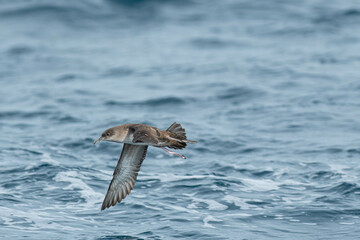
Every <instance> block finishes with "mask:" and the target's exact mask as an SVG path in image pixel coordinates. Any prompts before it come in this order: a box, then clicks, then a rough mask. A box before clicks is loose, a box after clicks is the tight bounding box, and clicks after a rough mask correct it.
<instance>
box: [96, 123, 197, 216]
mask: <svg viewBox="0 0 360 240" xmlns="http://www.w3.org/2000/svg"><path fill="white" fill-rule="evenodd" d="M101 141H111V142H117V143H124V146H123V149H122V152H121V155H120V158H119V160H118V163H117V165H116V167H115V170H114V173H113V178H112V180H111V182H110V185H109V188H108V190H107V192H106V195H105V198H104V201H103V203H102V206H101V211H103V210H105V209H106V208H109V207H111V206H114V205H115V204H116V203H120V202H121V200H123V199H124V198H125V197H126V196H127V195H128V194H130V192H131V190H132V189H133V188H134V185H135V182H136V178H137V175H138V172H139V170H140V167H141V164H142V162H143V161H144V159H145V157H146V152H147V149H148V146H154V147H158V148H161V149H163V150H164V151H166V152H168V153H170V154H172V155H176V156H178V157H181V158H183V159H185V158H186V157H185V156H184V155H181V154H178V153H176V152H173V151H170V150H169V149H167V148H166V147H168V148H173V149H183V148H185V147H186V145H187V143H196V141H192V140H188V139H187V138H186V133H185V129H184V128H182V126H181V124H179V123H177V122H174V123H173V124H171V126H170V127H169V128H168V129H166V130H160V129H158V128H156V127H153V126H150V125H146V124H137V123H129V124H124V125H120V126H115V127H112V128H109V129H106V130H105V131H104V132H103V133H102V134H101V137H100V138H99V139H98V140H96V141H95V142H94V144H96V143H98V142H101Z"/></svg>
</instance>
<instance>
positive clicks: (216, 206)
mask: <svg viewBox="0 0 360 240" xmlns="http://www.w3.org/2000/svg"><path fill="white" fill-rule="evenodd" d="M192 200H193V202H194V203H192V204H190V205H189V206H188V207H189V208H198V207H197V203H205V204H207V205H208V209H209V210H214V211H221V210H225V209H227V208H228V207H227V206H226V205H224V204H221V203H219V202H217V201H215V200H212V199H201V198H193V199H192Z"/></svg>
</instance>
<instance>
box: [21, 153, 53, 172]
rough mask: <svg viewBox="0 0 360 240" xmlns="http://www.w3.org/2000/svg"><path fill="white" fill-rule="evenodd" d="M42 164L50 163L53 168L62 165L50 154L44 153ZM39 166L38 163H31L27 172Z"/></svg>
mask: <svg viewBox="0 0 360 240" xmlns="http://www.w3.org/2000/svg"><path fill="white" fill-rule="evenodd" d="M40 162H42V163H48V164H50V165H52V166H59V165H60V163H59V162H58V161H56V160H55V159H53V158H51V156H50V154H49V153H44V154H43V155H42V157H41V159H40ZM36 166H38V162H32V163H30V164H29V165H28V166H27V167H26V168H25V170H30V169H32V168H34V167H36Z"/></svg>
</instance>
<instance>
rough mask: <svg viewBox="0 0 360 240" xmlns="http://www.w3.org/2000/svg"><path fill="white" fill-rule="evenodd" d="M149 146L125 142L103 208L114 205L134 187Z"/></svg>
mask: <svg viewBox="0 0 360 240" xmlns="http://www.w3.org/2000/svg"><path fill="white" fill-rule="evenodd" d="M147 148H148V146H139V145H132V144H126V143H125V144H124V147H123V150H122V152H121V155H120V158H119V161H118V163H117V165H116V168H115V171H114V174H113V179H112V180H111V183H110V186H109V189H108V191H107V193H106V196H105V198H104V201H103V204H102V206H101V210H104V209H105V208H108V207H111V206H114V205H115V204H116V203H117V202H120V201H121V200H122V199H124V198H125V197H126V195H127V194H129V193H130V191H131V190H132V189H133V188H134V184H135V181H136V177H137V175H138V172H139V170H140V166H141V163H142V162H143V161H144V159H145V156H146V151H147Z"/></svg>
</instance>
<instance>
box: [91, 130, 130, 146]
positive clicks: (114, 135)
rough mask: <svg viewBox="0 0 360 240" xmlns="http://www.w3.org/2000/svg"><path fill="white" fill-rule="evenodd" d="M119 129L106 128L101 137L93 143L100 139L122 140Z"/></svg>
mask: <svg viewBox="0 0 360 240" xmlns="http://www.w3.org/2000/svg"><path fill="white" fill-rule="evenodd" d="M120 133H121V131H118V129H114V128H109V129H106V130H105V131H104V132H103V133H102V134H101V137H100V138H99V139H98V140H96V141H95V142H94V144H96V143H98V142H101V141H112V142H122V141H123V139H122V138H123V137H122V136H121V135H122V134H120Z"/></svg>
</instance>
